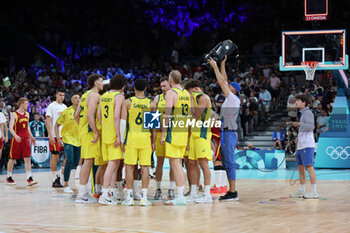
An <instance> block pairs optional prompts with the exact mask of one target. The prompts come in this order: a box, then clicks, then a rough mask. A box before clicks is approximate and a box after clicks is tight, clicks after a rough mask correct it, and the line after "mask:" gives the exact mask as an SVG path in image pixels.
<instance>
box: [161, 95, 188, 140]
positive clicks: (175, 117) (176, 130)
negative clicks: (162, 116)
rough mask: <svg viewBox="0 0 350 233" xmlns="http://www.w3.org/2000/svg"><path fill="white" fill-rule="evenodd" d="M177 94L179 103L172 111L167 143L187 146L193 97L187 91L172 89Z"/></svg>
mask: <svg viewBox="0 0 350 233" xmlns="http://www.w3.org/2000/svg"><path fill="white" fill-rule="evenodd" d="M169 91H175V92H176V93H177V102H176V104H175V106H174V107H173V109H172V111H171V116H170V121H169V126H168V129H167V135H166V138H165V141H166V142H167V143H170V144H172V145H175V146H187V139H188V125H187V120H188V118H189V113H190V108H191V97H190V94H189V93H188V91H187V90H181V89H179V88H172V89H170V90H169Z"/></svg>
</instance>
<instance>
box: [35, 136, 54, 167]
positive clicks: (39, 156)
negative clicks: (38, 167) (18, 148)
mask: <svg viewBox="0 0 350 233" xmlns="http://www.w3.org/2000/svg"><path fill="white" fill-rule="evenodd" d="M35 139H36V145H35V146H34V145H33V144H32V145H31V148H32V161H33V162H35V163H37V164H43V163H45V162H47V161H49V160H50V149H49V140H48V138H35Z"/></svg>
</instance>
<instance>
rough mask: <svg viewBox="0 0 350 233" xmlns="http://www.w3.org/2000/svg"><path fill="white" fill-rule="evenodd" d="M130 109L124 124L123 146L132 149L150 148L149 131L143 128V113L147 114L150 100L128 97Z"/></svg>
mask: <svg viewBox="0 0 350 233" xmlns="http://www.w3.org/2000/svg"><path fill="white" fill-rule="evenodd" d="M129 100H130V101H131V107H130V109H129V111H128V118H127V123H126V136H125V145H126V146H128V147H129V146H130V147H133V148H147V147H151V131H150V130H149V129H144V128H143V122H144V119H143V115H144V112H149V111H150V108H151V100H150V99H148V98H146V97H145V98H138V97H136V96H133V97H130V98H129Z"/></svg>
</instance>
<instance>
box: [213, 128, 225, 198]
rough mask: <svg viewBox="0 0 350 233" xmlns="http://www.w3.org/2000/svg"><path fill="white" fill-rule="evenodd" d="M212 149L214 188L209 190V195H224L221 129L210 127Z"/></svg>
mask: <svg viewBox="0 0 350 233" xmlns="http://www.w3.org/2000/svg"><path fill="white" fill-rule="evenodd" d="M211 132H212V137H211V138H212V149H213V151H214V152H215V154H214V156H213V164H214V177H215V182H214V187H213V188H212V189H210V193H226V192H227V184H226V180H227V175H226V171H225V168H224V166H223V164H222V161H221V154H220V152H221V151H220V147H221V139H220V138H221V129H220V128H218V127H215V126H214V127H212V128H211Z"/></svg>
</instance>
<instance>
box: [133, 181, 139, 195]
mask: <svg viewBox="0 0 350 233" xmlns="http://www.w3.org/2000/svg"><path fill="white" fill-rule="evenodd" d="M138 183H139V181H138V180H134V183H133V184H132V189H133V190H134V193H137V192H138V191H139V189H138Z"/></svg>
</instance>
